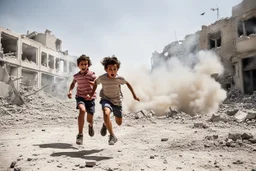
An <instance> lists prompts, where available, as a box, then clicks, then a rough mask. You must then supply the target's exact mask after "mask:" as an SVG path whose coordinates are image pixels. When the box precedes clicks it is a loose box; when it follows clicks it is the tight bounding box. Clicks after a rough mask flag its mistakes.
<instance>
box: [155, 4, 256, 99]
mask: <svg viewBox="0 0 256 171" xmlns="http://www.w3.org/2000/svg"><path fill="white" fill-rule="evenodd" d="M193 36H194V37H196V39H195V41H192V42H190V41H189V40H187V37H185V39H184V40H183V41H175V42H173V43H171V44H169V45H167V46H166V47H165V48H164V50H163V52H162V53H158V52H154V53H153V57H152V69H154V68H155V67H157V66H158V65H159V62H158V61H162V60H163V59H164V60H167V59H169V58H170V57H172V56H177V57H181V56H184V55H185V56H186V55H188V53H195V52H196V51H199V50H211V51H214V52H215V53H216V54H217V55H218V56H219V57H220V59H221V61H222V63H223V66H224V68H225V72H224V75H223V76H222V78H220V79H219V80H220V82H221V84H222V86H223V88H226V89H228V88H229V87H231V86H232V85H235V86H236V87H237V88H238V89H239V90H240V91H241V92H242V93H244V94H251V93H253V92H254V91H256V46H255V44H256V1H255V0H243V1H242V2H241V3H240V4H238V5H236V6H233V7H232V16H231V17H230V18H224V19H220V20H218V21H216V22H215V23H213V24H211V25H209V26H205V25H203V26H202V29H201V30H200V31H198V32H197V33H196V34H193ZM190 37H191V35H190ZM185 42H190V43H192V44H190V45H189V46H187V45H186V43H185ZM184 47H189V49H184ZM159 59H161V60H159Z"/></svg>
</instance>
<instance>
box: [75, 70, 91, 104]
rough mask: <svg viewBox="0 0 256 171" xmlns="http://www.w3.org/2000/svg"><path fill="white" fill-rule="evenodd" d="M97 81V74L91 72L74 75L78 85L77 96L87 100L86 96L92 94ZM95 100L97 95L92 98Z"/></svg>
mask: <svg viewBox="0 0 256 171" xmlns="http://www.w3.org/2000/svg"><path fill="white" fill-rule="evenodd" d="M95 79H96V75H95V73H94V72H92V71H90V70H88V71H87V72H85V73H80V72H78V73H76V74H75V75H74V81H75V82H76V83H77V89H76V96H79V97H83V98H86V96H87V95H88V94H90V93H91V92H92V88H93V84H94V81H95ZM95 98H96V93H94V95H93V96H92V99H95Z"/></svg>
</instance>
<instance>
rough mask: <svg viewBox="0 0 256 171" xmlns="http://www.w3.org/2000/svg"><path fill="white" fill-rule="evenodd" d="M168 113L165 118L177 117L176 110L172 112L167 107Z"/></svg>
mask: <svg viewBox="0 0 256 171" xmlns="http://www.w3.org/2000/svg"><path fill="white" fill-rule="evenodd" d="M169 110H170V111H169V112H167V117H173V116H175V115H177V114H178V113H179V112H178V111H177V110H173V109H172V108H171V107H169Z"/></svg>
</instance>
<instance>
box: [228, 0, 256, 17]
mask: <svg viewBox="0 0 256 171" xmlns="http://www.w3.org/2000/svg"><path fill="white" fill-rule="evenodd" d="M255 8H256V1H255V0H243V1H242V2H241V3H240V4H238V5H236V6H234V7H233V8H232V16H233V17H237V16H242V15H243V14H244V13H245V12H248V11H250V10H252V9H255Z"/></svg>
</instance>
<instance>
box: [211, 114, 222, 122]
mask: <svg viewBox="0 0 256 171" xmlns="http://www.w3.org/2000/svg"><path fill="white" fill-rule="evenodd" d="M221 120H222V118H221V117H220V115H219V114H213V115H212V117H211V118H210V119H209V121H211V122H219V121H221Z"/></svg>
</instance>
